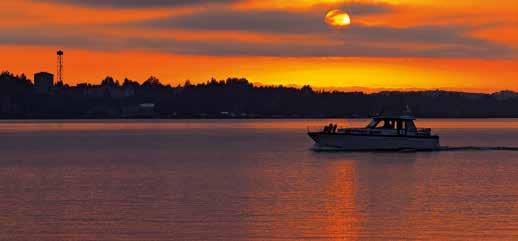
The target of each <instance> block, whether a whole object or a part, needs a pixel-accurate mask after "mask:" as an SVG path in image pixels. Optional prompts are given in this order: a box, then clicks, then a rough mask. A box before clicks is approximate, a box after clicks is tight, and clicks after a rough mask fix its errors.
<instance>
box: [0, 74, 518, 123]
mask: <svg viewBox="0 0 518 241" xmlns="http://www.w3.org/2000/svg"><path fill="white" fill-rule="evenodd" d="M35 89H36V88H35V85H34V83H33V82H32V81H31V80H29V79H28V78H27V77H26V76H25V75H23V74H21V75H14V74H12V73H9V72H3V73H1V74H0V118H4V119H5V118H344V117H349V118H351V117H368V116H370V115H373V114H376V113H379V112H380V111H381V110H383V109H387V108H392V109H404V108H406V107H407V106H408V107H410V109H411V110H412V112H413V113H414V115H416V116H417V117H458V118H470V117H518V94H516V93H514V92H512V91H501V92H497V93H493V94H483V93H465V92H452V91H441V90H434V91H408V92H401V91H384V92H379V93H372V94H366V93H362V92H342V91H315V90H313V89H312V88H311V87H310V86H304V87H302V88H295V87H286V86H255V85H253V84H252V83H250V82H249V81H248V80H246V79H243V78H228V79H226V80H215V79H212V80H209V81H207V82H206V83H200V84H192V83H190V82H189V81H186V82H185V83H184V84H183V85H178V86H171V85H164V84H162V83H161V82H160V80H159V79H157V78H156V77H150V78H148V79H147V80H146V81H144V82H142V84H140V83H138V82H137V81H134V80H129V79H124V80H123V81H122V82H120V81H118V80H115V79H114V78H112V77H106V78H105V79H104V80H102V81H101V83H100V84H98V85H94V84H86V83H85V84H78V85H76V86H68V85H63V84H62V83H57V84H56V85H55V86H54V87H53V89H52V90H51V91H49V92H48V93H40V92H38V91H36V90H35Z"/></svg>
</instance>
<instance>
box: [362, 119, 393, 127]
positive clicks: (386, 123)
mask: <svg viewBox="0 0 518 241" xmlns="http://www.w3.org/2000/svg"><path fill="white" fill-rule="evenodd" d="M395 127H396V120H389V119H374V120H372V121H371V123H369V125H367V129H394V128H395Z"/></svg>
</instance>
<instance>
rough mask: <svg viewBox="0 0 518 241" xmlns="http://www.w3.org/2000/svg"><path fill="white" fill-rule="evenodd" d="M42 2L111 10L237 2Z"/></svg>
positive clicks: (53, 0) (164, 0)
mask: <svg viewBox="0 0 518 241" xmlns="http://www.w3.org/2000/svg"><path fill="white" fill-rule="evenodd" d="M39 1H41V2H52V3H62V4H74V5H82V6H89V7H110V8H157V7H178V6H192V5H203V4H212V3H223V4H225V3H231V2H235V1H236V0H39Z"/></svg>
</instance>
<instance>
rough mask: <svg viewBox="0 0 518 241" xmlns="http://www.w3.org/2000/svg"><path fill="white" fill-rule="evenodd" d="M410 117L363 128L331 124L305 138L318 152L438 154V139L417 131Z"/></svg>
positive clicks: (375, 122)
mask: <svg viewBox="0 0 518 241" xmlns="http://www.w3.org/2000/svg"><path fill="white" fill-rule="evenodd" d="M414 120H415V118H414V117H413V116H412V115H379V116H375V117H373V118H372V121H371V122H370V123H369V124H368V125H367V126H366V127H365V128H338V127H337V126H336V125H333V124H330V125H328V126H326V127H324V128H323V129H320V130H319V131H314V132H313V131H310V130H309V128H308V135H309V136H310V137H311V139H313V140H314V141H315V143H316V146H315V147H316V149H317V150H326V149H329V150H344V151H376V150H379V151H398V150H437V149H439V148H440V145H439V136H437V135H433V134H432V130H431V129H430V128H421V129H418V128H417V127H416V126H415V123H414Z"/></svg>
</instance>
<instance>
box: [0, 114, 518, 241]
mask: <svg viewBox="0 0 518 241" xmlns="http://www.w3.org/2000/svg"><path fill="white" fill-rule="evenodd" d="M330 122H335V123H339V124H340V125H343V126H352V127H358V126H362V125H365V124H366V122H368V120H125V121H119V120H113V121H59V120H55V121H2V122H0V240H2V241H3V240H10V241H11V240H12V241H17V240H23V241H25V240H27V241H28V240H38V241H47V240H48V241H51V240H52V241H60V240H63V241H65V240H66V241H76V240H77V241H91V240H135V241H137V240H139V241H140V240H149V241H162V240H186V241H188V240H229V241H232V240H237V241H239V240H518V152H512V151H487V150H486V151H476V150H469V151H468V150H465V151H463V150H460V151H446V152H399V153H388V152H360V153H359V152H352V153H351V152H332V153H326V152H314V151H312V147H313V143H312V141H311V140H310V139H309V138H308V137H307V136H306V128H307V127H308V126H322V125H325V124H328V123H330ZM417 125H418V126H419V127H431V128H434V132H435V133H437V134H439V135H440V136H441V144H442V145H445V146H484V147H488V146H506V147H517V146H518V119H491V120H486V119H465V120H464V119H463V120H452V119H433V120H432V119H425V120H420V121H418V122H417Z"/></svg>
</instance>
